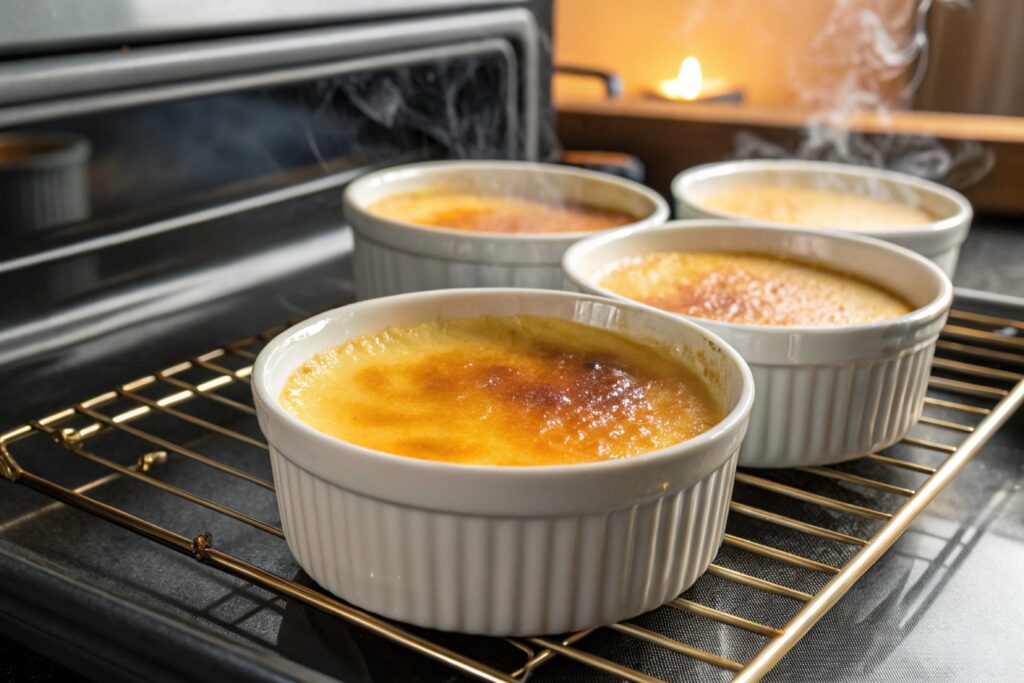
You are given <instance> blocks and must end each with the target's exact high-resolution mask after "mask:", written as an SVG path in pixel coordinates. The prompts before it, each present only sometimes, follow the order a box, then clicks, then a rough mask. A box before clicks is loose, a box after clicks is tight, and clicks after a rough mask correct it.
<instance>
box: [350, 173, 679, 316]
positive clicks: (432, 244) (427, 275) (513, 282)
mask: <svg viewBox="0 0 1024 683" xmlns="http://www.w3.org/2000/svg"><path fill="white" fill-rule="evenodd" d="M440 188H443V189H447V190H452V189H455V190H464V191H469V192H480V193H484V194H498V195H504V194H521V195H525V196H529V197H536V198H538V199H547V200H551V201H554V202H558V201H572V202H581V203H585V204H588V205H591V206H597V207H601V208H606V209H612V210H616V211H624V212H627V213H631V214H634V215H636V216H637V217H638V218H637V220H636V222H634V223H630V224H629V225H630V227H647V226H652V225H660V224H662V223H664V222H665V221H666V220H667V219H668V214H669V208H668V204H667V203H666V202H665V200H664V199H662V198H661V195H659V194H658V193H656V192H654V191H653V190H650V189H648V188H646V187H644V186H643V185H640V184H638V183H634V182H632V181H629V180H623V179H621V178H616V177H615V176H612V175H608V174H606V173H597V172H595V171H586V170H582V169H576V168H569V167H566V166H556V165H554V164H537V163H530V162H523V161H430V162H423V163H417V164H409V165H406V166H397V167H394V168H389V169H386V170H383V171H378V172H375V173H370V174H368V175H366V176H363V177H362V178H360V179H359V180H356V181H355V182H353V183H351V184H350V185H349V186H348V187H347V188H346V190H345V195H344V198H343V203H344V209H345V217H346V218H347V220H348V222H349V223H350V224H351V226H352V230H353V236H354V240H355V244H354V252H353V256H352V258H353V271H354V280H355V289H356V296H357V298H359V299H369V298H373V297H377V296H387V295H390V294H401V293H404V292H416V291H422V290H427V289H443V288H447V287H541V288H546V289H558V288H559V287H560V286H561V284H562V267H561V262H562V254H564V253H565V250H566V249H567V248H568V247H569V245H571V244H573V243H574V242H577V241H578V240H580V239H583V238H584V237H586V236H587V235H590V234H593V233H591V232H551V233H542V234H500V233H481V232H469V231H466V230H448V229H443V228H431V227H423V226H419V225H416V224H414V223H405V222H402V221H396V220H390V219H387V218H382V217H380V216H377V215H375V214H373V212H371V211H369V210H367V207H368V206H369V205H371V204H373V203H374V202H376V201H377V200H379V199H382V198H383V197H385V196H387V195H389V194H392V193H395V192H410V191H423V190H431V189H440Z"/></svg>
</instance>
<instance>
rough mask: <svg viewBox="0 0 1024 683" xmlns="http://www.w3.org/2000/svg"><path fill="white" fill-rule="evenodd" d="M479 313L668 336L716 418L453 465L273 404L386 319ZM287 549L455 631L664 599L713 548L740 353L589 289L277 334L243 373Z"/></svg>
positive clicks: (448, 305) (450, 304)
mask: <svg viewBox="0 0 1024 683" xmlns="http://www.w3.org/2000/svg"><path fill="white" fill-rule="evenodd" d="M484 314H492V315H515V314H532V315H543V316H553V317H559V318H565V319H569V320H574V321H577V322H580V323H584V324H588V325H595V326H598V327H602V328H607V329H612V330H617V331H621V332H623V333H626V334H629V335H633V336H635V337H636V338H640V339H651V340H657V341H658V342H662V343H667V344H670V345H671V346H672V347H673V348H674V349H675V350H676V351H678V352H679V353H681V354H683V355H684V356H685V357H686V358H687V359H690V362H691V363H692V365H693V367H694V368H695V369H697V370H698V371H699V372H700V373H701V374H703V375H704V376H705V377H706V378H708V380H709V381H710V382H711V384H712V386H713V388H714V390H715V391H716V392H717V393H718V394H719V396H720V398H721V399H722V401H723V406H724V407H725V408H727V410H728V413H727V415H726V417H725V419H724V420H723V421H722V422H720V423H719V424H718V425H716V426H714V427H713V428H711V429H710V430H709V431H707V432H705V433H704V434H701V435H699V436H698V437H696V438H694V439H691V440H689V441H685V442H681V443H679V444H677V445H675V446H672V447H670V448H665V449H663V450H659V451H654V452H651V453H646V454H642V455H639V456H635V457H632V458H626V459H621V460H610V461H602V462H594V463H585V464H579V465H561V466H542V467H495V466H471V465H456V464H448V463H441V462H433V461H429V460H419V459H415V458H407V457H402V456H397V455H390V454H387V453H382V452H378V451H373V450H369V449H366V448H362V447H359V446H355V445H353V444H349V443H346V442H344V441H341V440H338V439H335V438H332V437H330V436H327V435H325V434H323V433H321V432H318V431H316V430H314V429H312V428H310V427H308V426H306V425H305V424H304V423H302V422H300V421H299V420H298V419H296V418H295V417H293V416H292V415H290V414H289V413H287V412H285V411H284V410H283V409H282V408H281V407H280V405H279V403H278V400H277V399H278V396H279V395H280V392H281V389H282V387H283V385H284V383H285V381H286V379H287V378H288V376H289V374H290V373H291V372H292V371H293V370H294V369H295V368H297V367H298V366H300V365H301V364H302V363H303V362H305V361H306V360H307V359H309V358H310V357H311V356H312V355H313V354H315V353H317V352H319V351H322V350H324V349H327V348H331V347H333V346H336V345H338V344H340V343H342V342H344V341H346V340H347V339H349V338H352V337H354V336H358V335H362V334H369V333H375V332H378V331H380V330H381V329H383V328H386V327H388V326H391V325H410V324H415V323H421V322H426V321H430V320H437V319H439V318H440V319H449V318H462V317H469V316H477V315H484ZM253 394H254V396H255V401H256V411H257V415H258V417H259V422H260V426H261V427H262V429H263V432H264V434H265V435H266V437H267V440H268V442H269V443H270V453H271V462H272V463H273V471H274V484H275V487H276V490H277V497H278V503H279V506H280V512H281V521H282V524H283V526H284V532H285V538H286V539H287V541H288V547H289V548H290V549H291V551H292V554H293V555H295V558H296V560H298V562H299V564H300V565H301V566H302V568H303V569H304V570H305V571H306V572H307V573H308V574H309V575H310V576H312V577H313V578H314V579H315V580H316V581H317V582H318V583H319V584H320V585H321V586H323V587H324V588H326V589H327V590H329V591H331V592H332V593H335V594H337V595H339V596H341V597H342V598H344V599H346V600H348V601H350V602H352V603H354V604H356V605H359V606H361V607H364V608H366V609H368V610H371V611H373V612H377V613H379V614H382V615H384V616H387V617H391V618H394V619H398V620H401V621H406V622H410V623H413V624H418V625H420V626H427V627H431V628H439V629H444V630H450V631H461V632H465V633H486V634H492V635H512V634H516V635H523V634H536V633H560V632H564V631H572V630H576V629H581V628H586V627H590V626H595V625H598V624H604V623H610V622H613V621H617V620H619V619H623V618H626V617H630V616H633V615H636V614H639V613H641V612H644V611H646V610H649V609H652V608H654V607H656V606H658V605H661V604H663V603H664V602H666V601H667V600H669V599H671V598H673V597H675V596H676V595H678V594H679V593H680V592H682V591H683V590H685V589H686V588H687V587H689V586H690V585H691V584H692V583H693V582H694V581H695V580H696V579H697V577H698V576H700V574H701V573H703V572H704V570H705V569H706V568H707V566H708V564H709V563H710V562H711V559H712V558H713V557H714V555H715V553H716V552H717V550H718V547H719V545H720V543H721V540H722V534H723V530H724V527H725V519H726V515H727V512H728V505H729V498H730V495H731V491H732V482H733V474H734V472H735V468H736V455H737V453H738V451H739V447H740V442H741V441H742V439H743V435H744V433H745V431H746V427H747V420H748V417H749V415H750V409H751V405H752V403H753V380H752V378H751V376H750V371H749V369H748V368H747V367H746V364H745V363H744V362H743V360H742V359H741V358H740V357H739V355H738V354H737V353H736V352H735V351H733V350H732V349H731V348H729V347H728V346H727V345H725V344H724V343H723V342H722V341H721V340H719V339H718V338H716V337H715V336H714V335H713V334H711V333H709V332H707V331H706V330H703V329H701V328H700V327H698V326H696V325H694V324H692V323H689V322H687V321H684V320H682V319H680V318H678V317H676V316H671V315H666V314H664V313H661V312H656V311H650V310H646V309H644V308H643V307H640V306H637V305H634V304H628V303H626V304H624V303H620V302H614V301H610V300H608V299H604V298H601V297H592V296H588V295H583V294H573V293H569V292H555V291H541V290H524V289H472V290H446V291H436V292H421V293H415V294H406V295H400V296H394V297H385V298H380V299H372V300H369V301H364V302H361V303H356V304H352V305H349V306H344V307H342V308H337V309H334V310H333V311H328V312H326V313H323V314H321V315H317V316H314V317H313V318H310V319H309V320H307V321H305V322H302V323H299V324H298V325H295V326H293V327H291V328H290V329H288V330H287V331H285V332H283V333H281V334H280V335H279V336H278V337H276V338H275V339H274V340H273V341H271V342H270V344H268V345H267V347H266V348H265V349H264V350H263V352H262V353H261V354H260V356H259V358H258V359H257V361H256V365H255V369H254V372H253Z"/></svg>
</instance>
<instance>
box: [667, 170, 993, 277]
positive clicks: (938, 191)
mask: <svg viewBox="0 0 1024 683" xmlns="http://www.w3.org/2000/svg"><path fill="white" fill-rule="evenodd" d="M765 185H768V186H780V187H810V188H815V189H822V190H834V191H840V192H851V193H854V194H860V195H867V196H872V197H879V198H882V199H888V200H892V201H897V202H901V203H904V204H908V205H910V206H914V207H918V208H921V209H924V210H925V211H927V212H929V213H930V214H932V215H933V216H936V217H937V218H936V220H935V221H933V222H931V223H922V224H921V225H916V226H913V227H907V228H886V229H879V230H857V231H856V234H858V235H867V236H869V237H875V238H878V239H880V240H884V241H886V242H892V243H893V244H898V245H900V246H901V247H906V248H907V249H910V250H911V251H915V252H917V253H918V254H921V255H922V256H925V257H926V258H929V259H931V260H932V261H934V262H935V263H937V264H938V265H939V267H940V268H942V270H943V272H945V273H946V275H948V276H950V277H953V273H954V272H955V271H956V262H957V259H958V258H959V257H960V245H962V244H963V242H964V240H965V239H967V233H968V231H969V230H970V228H971V218H972V217H973V215H974V212H973V210H972V209H971V204H970V202H968V201H967V198H966V197H964V196H963V195H962V194H960V193H959V192H957V191H955V190H951V189H949V188H948V187H946V186H944V185H940V184H938V183H933V182H931V181H928V180H922V179H921V178H917V177H915V176H912V175H909V174H907V173H899V172H897V171H886V170H882V169H877V168H869V167H865V166H854V165H852V164H840V163H833V162H828V161H804V160H800V159H752V160H744V161H724V162H721V163H714V164H705V165H703V166H695V167H694V168H690V169H687V170H685V171H683V172H682V173H680V174H679V175H677V176H676V177H675V179H673V181H672V196H673V198H674V199H675V203H676V217H677V218H729V219H732V220H736V221H739V222H742V223H743V224H744V225H752V224H756V225H775V226H780V227H800V226H788V225H787V224H784V223H777V222H771V221H759V220H757V219H753V218H750V217H749V216H740V215H738V214H734V213H729V212H726V211H717V210H714V209H708V208H705V206H704V202H705V201H706V200H707V199H708V197H711V196H714V195H717V194H719V193H720V192H723V191H725V190H731V189H734V188H737V187H752V186H765ZM822 229H825V228H822ZM837 232H841V231H837Z"/></svg>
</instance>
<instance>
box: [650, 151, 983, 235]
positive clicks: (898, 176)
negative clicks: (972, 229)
mask: <svg viewBox="0 0 1024 683" xmlns="http://www.w3.org/2000/svg"><path fill="white" fill-rule="evenodd" d="M730 168H740V169H746V170H749V171H756V170H770V169H772V168H776V169H781V170H804V171H808V172H809V171H812V170H814V169H819V170H827V171H831V172H833V173H836V174H838V175H852V176H861V177H872V176H873V177H880V178H883V179H885V180H889V181H892V182H897V183H904V184H906V185H910V186H911V187H914V188H915V189H918V190H922V191H925V192H931V193H932V194H935V195H939V196H941V197H942V198H944V199H947V200H949V201H951V202H952V203H953V204H954V205H955V206H956V208H957V210H956V212H954V213H953V214H951V215H949V216H946V217H945V218H940V219H938V220H934V221H929V222H928V223H921V224H920V225H916V226H914V227H911V228H905V229H886V230H856V231H852V230H842V229H841V228H826V227H822V228H815V227H810V226H798V225H792V224H790V223H782V222H779V221H769V220H758V219H755V218H751V217H750V216H744V215H742V214H738V213H732V212H730V211H718V210H715V209H708V208H706V207H704V206H703V205H701V204H698V203H697V202H694V201H692V200H691V198H690V197H689V196H688V195H687V190H688V189H689V186H690V185H692V184H694V183H697V182H700V181H702V180H704V179H706V178H711V177H718V176H722V175H727V174H728V173H729V169H730ZM670 187H671V192H672V197H673V199H675V200H676V201H681V202H684V203H686V204H687V205H689V206H691V207H693V208H694V209H697V210H699V211H702V212H705V213H708V214H714V215H715V216H716V217H721V218H723V219H727V220H733V221H744V222H753V223H758V224H760V225H767V226H772V227H795V228H800V227H807V228H809V229H811V230H818V231H825V230H828V231H838V232H845V233H855V234H857V235H866V236H868V237H876V238H882V239H886V238H888V239H912V238H913V237H914V236H915V235H921V234H935V233H945V232H955V231H956V230H957V229H959V228H963V227H964V226H965V224H966V225H969V223H970V221H971V219H972V218H973V217H974V208H973V207H972V206H971V203H970V201H968V200H967V198H966V197H964V196H963V194H961V193H960V192H957V191H956V190H954V189H953V188H951V187H946V186H945V185H943V184H941V183H937V182H935V181H933V180H928V179H926V178H919V177H917V176H914V175H911V174H909V173H904V172H902V171H894V170H891V169H885V168H875V167H873V166H859V165H857V164H846V163H842V162H838V161H818V160H815V159H732V160H727V161H713V162H709V163H706V164H699V165H697V166H691V167H690V168H687V169H684V170H682V171H680V172H679V173H677V174H676V175H675V176H674V177H673V178H672V183H671V186H670ZM966 232H967V231H966V230H964V237H966Z"/></svg>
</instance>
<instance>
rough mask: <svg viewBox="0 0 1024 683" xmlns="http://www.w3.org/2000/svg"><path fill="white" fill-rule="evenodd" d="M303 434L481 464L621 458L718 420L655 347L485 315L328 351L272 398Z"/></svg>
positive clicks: (685, 371) (699, 383) (681, 366)
mask: <svg viewBox="0 0 1024 683" xmlns="http://www.w3.org/2000/svg"><path fill="white" fill-rule="evenodd" d="M281 403H282V405H283V406H284V407H285V409H286V410H288V411H289V412H291V413H292V414H293V415H295V416H296V417H298V418H299V419H300V420H302V421H303V422H306V423H307V424H309V425H310V426H312V427H314V428H316V429H318V430H320V431H322V432H325V433H327V434H330V435H331V436H335V437H337V438H339V439H343V440H345V441H348V442H350V443H355V444H358V445H360V446H365V447H367V448H373V449H376V450H379V451H385V452H388V453H394V454H396V455H404V456H410V457H415V458H422V459H426V460H439V461H445V462H451V463H464V464H477V465H562V464H569V463H582V462H589V461H595V460H607V459H613V458H624V457H629V456H632V455H638V454H640V453H646V452H648V451H652V450H656V449H659V448H664V447H666V446H670V445H672V444H675V443H678V442H680V441H683V440H685V439H688V438H691V437H693V436H696V435H697V434H700V433H701V432H704V431H706V430H707V429H709V428H710V427H711V426H713V425H714V424H716V423H717V422H719V421H720V420H721V419H722V417H723V412H722V409H721V407H720V405H719V403H718V400H717V399H716V397H715V396H714V395H713V393H712V391H711V389H710V388H709V387H708V385H707V384H706V383H705V381H704V380H703V379H702V378H701V377H700V376H698V375H697V374H696V373H695V372H694V371H693V370H691V369H690V367H689V366H687V365H686V364H685V363H684V362H683V361H681V360H679V359H678V358H677V357H676V356H675V355H673V354H672V352H671V351H670V350H669V349H667V348H665V349H663V348H659V347H656V346H652V345H648V344H644V343H641V342H639V341H637V340H633V339H630V338H627V337H624V336H622V335H620V334H616V333H613V332H609V331H606V330H601V329H598V328H595V327H590V326H587V325H581V324H578V323H573V322H569V321H565V320H560V319H554V318H544V317H533V316H510V317H490V316H482V317H476V318H466V319H461V320H451V321H439V322H430V323H424V324H420V325H414V326H410V327H392V328H388V329H385V330H383V331H382V332H380V333H378V334H374V335H367V336H363V337H358V338H355V339H352V340H350V341H349V342H347V343H345V344H343V345H342V346H339V347H337V348H334V349H330V350H328V351H324V352H322V353H319V354H317V355H316V356H314V357H313V358H312V359H310V360H309V361H308V362H307V363H306V364H305V365H303V366H301V367H300V368H298V369H297V370H296V371H295V372H294V373H292V375H291V377H290V378H289V379H288V382H287V384H286V385H285V388H284V390H283V391H282V393H281Z"/></svg>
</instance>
